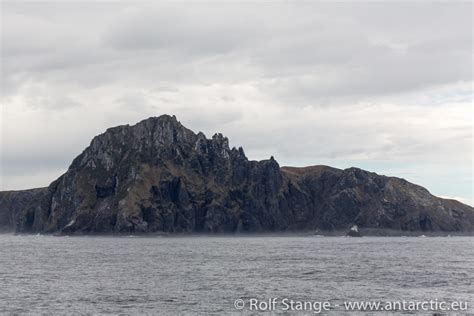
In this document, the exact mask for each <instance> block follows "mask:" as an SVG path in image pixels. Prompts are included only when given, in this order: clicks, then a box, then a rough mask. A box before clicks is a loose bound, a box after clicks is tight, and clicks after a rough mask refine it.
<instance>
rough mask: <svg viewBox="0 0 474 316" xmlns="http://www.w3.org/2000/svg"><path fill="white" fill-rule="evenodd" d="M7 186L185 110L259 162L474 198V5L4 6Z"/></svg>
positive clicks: (45, 180)
mask: <svg viewBox="0 0 474 316" xmlns="http://www.w3.org/2000/svg"><path fill="white" fill-rule="evenodd" d="M1 8H2V12H1V59H2V69H1V106H2V113H1V116H2V118H1V164H0V165H1V182H0V189H1V190H7V189H26V188H31V187H38V186H46V185H48V184H49V183H50V182H51V181H52V180H54V179H55V178H57V177H58V176H59V175H60V174H62V173H63V172H64V171H65V170H66V169H67V167H68V166H69V164H70V162H71V161H72V159H73V158H74V157H75V156H76V155H78V154H79V153H80V152H81V151H82V150H83V149H84V148H85V147H86V146H87V145H88V144H89V142H90V140H91V138H92V137H93V136H94V135H96V134H98V133H101V132H103V131H104V130H105V129H106V128H108V127H110V126H115V125H119V124H134V123H136V122H137V121H139V120H141V119H144V118H147V117H149V116H158V115H161V114H164V113H167V114H175V115H176V116H177V118H178V119H179V120H180V121H181V122H182V123H183V124H184V125H185V126H187V127H188V128H191V129H192V130H194V131H196V132H197V131H199V130H201V131H203V132H204V133H206V135H207V136H208V137H209V136H212V134H213V133H215V132H222V133H223V134H225V135H226V136H228V137H229V139H230V143H231V145H232V146H243V147H244V149H245V151H246V154H247V156H248V157H249V158H250V159H267V158H268V157H270V155H274V156H275V158H276V159H277V161H279V163H280V165H295V166H304V165H314V164H328V165H332V166H335V167H340V168H347V167H350V166H357V167H362V168H365V169H368V170H371V171H375V172H377V173H380V174H387V175H393V176H399V177H403V178H406V179H407V180H409V181H411V182H415V183H418V184H421V185H423V186H425V187H427V188H428V189H429V190H430V191H431V192H432V193H433V194H436V195H440V196H448V197H456V198H459V199H460V200H462V201H463V202H467V203H469V204H472V198H473V194H472V190H473V186H472V170H473V166H472V142H473V121H472V104H473V88H472V87H473V86H472V84H473V62H472V61H473V48H472V47H473V34H472V29H473V16H472V12H473V11H472V10H473V8H472V3H469V2H467V3H450V2H445V3H426V2H425V3H413V4H409V3H392V4H387V3H375V2H370V3H369V2H368V3H361V2H358V3H353V4H348V3H337V4H332V3H326V2H323V3H312V4H310V3H306V4H289V3H285V4H269V3H261V4H250V3H241V4H235V3H233V4H230V3H229V4H217V3H214V4H196V3H195V4H190V3H187V4H184V3H182V4H177V5H171V4H164V5H153V6H152V5H148V4H141V5H138V6H137V5H133V4H121V5H118V4H113V3H103V4H92V3H88V4H70V3H69V4H59V3H51V4H45V3H38V4H34V3H30V4H21V3H20V4H15V3H13V2H12V3H5V2H2V4H1Z"/></svg>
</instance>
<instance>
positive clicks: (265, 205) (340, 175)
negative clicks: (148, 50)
mask: <svg viewBox="0 0 474 316" xmlns="http://www.w3.org/2000/svg"><path fill="white" fill-rule="evenodd" d="M27 192H29V193H27ZM353 224H358V225H359V226H361V227H371V228H382V229H383V228H390V229H400V230H420V231H472V230H473V229H474V212H473V209H472V208H471V207H469V206H467V205H464V204H461V203H459V202H456V201H451V200H443V199H440V198H437V197H434V196H432V195H431V194H430V193H429V192H428V191H427V190H426V189H424V188H422V187H420V186H417V185H414V184H411V183H409V182H407V181H405V180H403V179H398V178H391V177H385V176H379V175H377V174H375V173H370V172H367V171H364V170H361V169H357V168H349V169H346V170H339V169H335V168H331V167H326V166H315V167H307V168H292V167H283V168H280V166H279V165H278V163H277V162H276V161H275V160H274V159H273V157H272V158H270V159H269V160H264V161H249V160H248V159H247V157H246V156H245V154H244V151H243V150H242V148H238V149H236V148H232V149H230V148H229V144H228V140H227V138H225V137H224V136H222V135H221V134H215V135H214V136H213V137H212V138H211V139H207V138H206V137H205V135H204V134H202V133H198V134H195V133H194V132H192V131H191V130H189V129H187V128H185V127H184V126H182V125H181V124H180V123H179V122H178V121H177V120H176V118H175V117H174V116H173V117H172V116H168V115H163V116H160V117H152V118H149V119H147V120H144V121H141V122H139V123H138V124H136V125H134V126H129V125H125V126H118V127H114V128H110V129H108V130H107V131H106V132H105V133H103V134H101V135H98V136H96V137H95V138H94V139H93V140H92V142H91V144H90V146H89V147H87V148H86V149H85V150H84V151H83V152H82V153H81V154H80V155H79V156H78V157H77V158H76V159H74V161H73V162H72V164H71V166H70V167H69V169H68V171H67V172H66V173H65V174H64V175H62V176H61V177H59V178H58V179H57V180H56V181H54V182H53V183H52V184H51V185H50V186H49V187H48V188H43V189H37V190H35V191H19V192H2V193H0V227H4V228H14V229H15V230H16V231H18V232H47V233H55V232H62V233H110V232H236V231H242V232H274V231H306V230H315V229H322V230H332V229H346V228H347V227H349V226H350V225H353Z"/></svg>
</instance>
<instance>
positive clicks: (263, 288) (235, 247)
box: [0, 235, 474, 315]
mask: <svg viewBox="0 0 474 316" xmlns="http://www.w3.org/2000/svg"><path fill="white" fill-rule="evenodd" d="M274 297H276V298H280V299H281V298H289V299H293V300H311V301H326V300H327V301H330V302H331V303H332V304H342V302H343V301H347V300H374V301H396V300H411V301H413V300H420V301H423V300H430V299H432V300H434V299H438V300H445V301H449V302H452V301H467V302H469V303H468V304H469V308H470V312H471V313H472V312H473V307H474V237H427V238H417V237H411V238H409V237H364V238H344V237H321V238H318V237H52V236H13V235H0V313H1V314H23V313H25V314H61V315H63V314H109V313H111V314H164V315H170V314H171V315H174V314H196V313H202V314H217V315H219V314H231V313H235V314H240V313H241V312H237V311H236V310H235V308H234V301H235V300H236V299H243V300H244V302H245V303H246V304H247V303H248V300H249V299H251V298H258V299H261V300H265V299H268V298H274ZM246 307H247V306H246ZM244 311H246V312H248V310H247V308H245V309H244ZM343 311H344V309H343V308H342V307H334V309H333V312H332V313H333V314H340V313H342V312H343ZM277 312H278V310H277ZM313 315H314V313H313Z"/></svg>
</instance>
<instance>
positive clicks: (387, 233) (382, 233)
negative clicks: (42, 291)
mask: <svg viewBox="0 0 474 316" xmlns="http://www.w3.org/2000/svg"><path fill="white" fill-rule="evenodd" d="M359 230H360V233H361V235H362V236H361V237H460V236H465V237H474V232H469V231H468V232H427V231H403V230H393V229H379V228H360V229H359ZM0 234H11V235H14V236H33V235H38V236H53V237H100V236H102V237H117V238H127V237H166V238H180V237H196V238H199V237H216V238H219V237H236V238H240V237H263V238H264V237H316V238H317V237H347V238H354V237H351V236H347V230H333V231H303V232H253V233H199V232H180V233H166V232H151V233H150V232H148V233H140V232H134V233H132V232H130V233H96V232H93V233H91V232H75V233H53V234H45V233H41V234H40V233H14V232H0Z"/></svg>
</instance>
